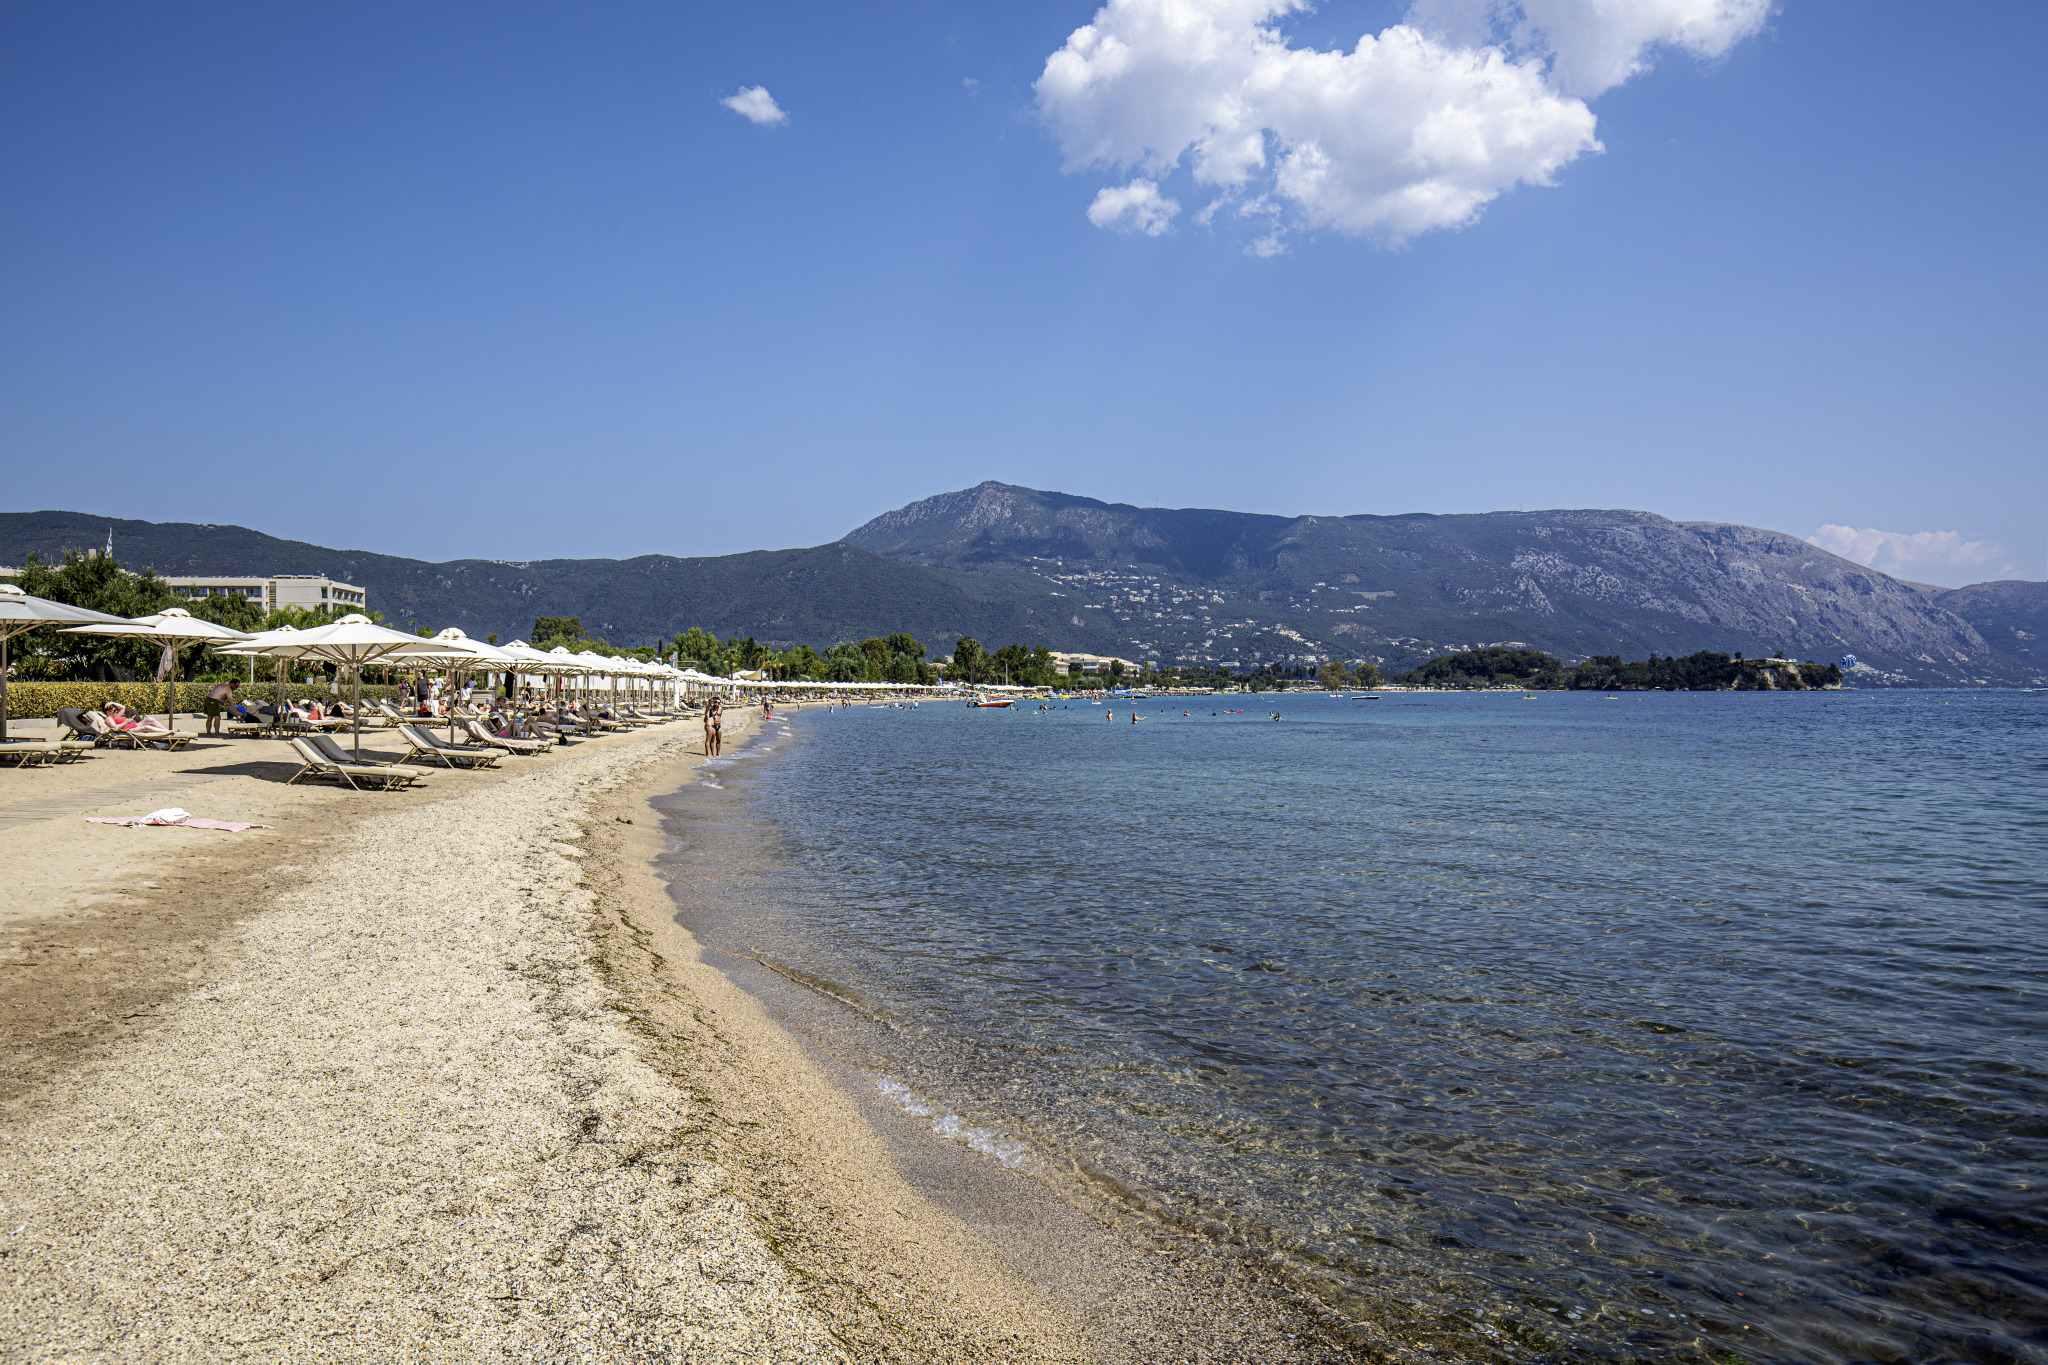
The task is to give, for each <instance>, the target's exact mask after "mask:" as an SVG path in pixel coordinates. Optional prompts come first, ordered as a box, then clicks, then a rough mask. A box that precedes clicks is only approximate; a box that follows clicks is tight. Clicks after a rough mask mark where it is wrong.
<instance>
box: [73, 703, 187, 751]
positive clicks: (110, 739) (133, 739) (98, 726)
mask: <svg viewBox="0 0 2048 1365" xmlns="http://www.w3.org/2000/svg"><path fill="white" fill-rule="evenodd" d="M85 723H86V724H87V725H88V726H90V727H91V728H92V731H93V733H94V734H95V735H97V736H98V738H99V742H100V743H102V744H109V745H113V746H115V747H119V746H121V745H126V746H127V747H129V748H131V749H140V748H142V747H143V746H144V745H152V744H153V745H160V746H162V747H163V748H165V749H169V750H171V751H172V752H173V753H175V752H177V751H178V750H179V749H182V748H184V747H185V746H186V745H187V744H190V743H191V742H192V736H191V735H189V734H187V733H185V732H184V731H182V730H123V729H121V728H120V727H119V726H117V725H115V724H114V723H113V722H112V721H110V720H108V719H107V718H106V716H105V715H104V714H102V713H101V712H98V711H87V712H86V713H85Z"/></svg>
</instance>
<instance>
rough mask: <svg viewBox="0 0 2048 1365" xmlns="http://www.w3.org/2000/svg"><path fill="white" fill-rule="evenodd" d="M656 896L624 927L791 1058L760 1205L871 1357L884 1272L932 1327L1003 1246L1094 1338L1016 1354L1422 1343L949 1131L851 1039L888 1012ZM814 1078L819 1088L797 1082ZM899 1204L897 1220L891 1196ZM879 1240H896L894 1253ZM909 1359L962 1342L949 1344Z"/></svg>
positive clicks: (993, 1282)
mask: <svg viewBox="0 0 2048 1365" xmlns="http://www.w3.org/2000/svg"><path fill="white" fill-rule="evenodd" d="M752 738H753V737H752V736H751V735H750V736H749V741H748V742H751V741H752ZM784 742H785V743H786V742H789V741H784ZM677 775H678V776H680V774H677ZM664 777H665V775H656V774H652V773H650V774H647V775H646V779H645V780H644V781H642V782H641V783H637V784H636V789H635V790H633V791H631V792H626V791H621V792H619V793H615V794H614V796H613V798H612V799H613V801H614V802H615V803H616V809H615V810H614V811H613V812H612V819H611V820H610V821H607V822H601V827H602V828H604V829H606V830H608V831H610V832H612V833H614V834H616V833H618V832H619V831H620V823H621V817H622V816H624V817H626V818H630V819H632V820H634V821H635V822H636V823H635V826H634V830H635V832H632V833H628V834H627V837H626V838H625V839H623V840H619V841H618V846H617V852H616V853H615V854H613V855H611V856H612V857H613V859H614V863H615V866H617V867H618V868H619V869H620V873H621V880H622V882H629V881H630V880H631V879H632V877H633V875H634V873H635V871H636V870H635V869H630V868H629V867H628V863H629V861H630V860H631V859H632V858H633V855H635V854H637V855H638V861H639V863H640V864H641V867H640V869H637V871H644V872H645V873H646V874H647V875H648V877H649V879H650V880H651V881H653V882H654V883H655V885H656V886H659V887H664V888H665V886H666V878H665V877H664V876H662V875H661V874H660V873H658V871H657V866H656V864H657V860H658V858H659V857H660V855H661V854H662V853H663V852H664V851H665V847H666V843H667V839H668V837H669V836H668V835H666V834H665V833H664V832H663V830H662V828H661V826H660V825H659V823H657V824H656V825H655V826H654V827H653V828H652V829H651V830H647V831H645V832H638V831H639V825H638V822H640V821H642V820H644V819H646V818H647V817H648V816H657V817H658V812H656V811H655V810H654V808H653V807H652V805H651V802H652V801H653V800H654V799H656V798H658V797H662V796H666V795H669V794H670V793H671V792H673V791H674V790H675V787H674V786H673V785H665V784H664ZM637 899H638V908H639V913H638V914H637V915H631V916H630V919H631V923H629V924H623V923H622V925H621V927H620V929H619V930H618V931H617V932H618V934H619V935H620V937H622V938H626V939H632V940H634V941H635V943H636V946H637V947H638V950H639V953H640V955H641V957H642V959H643V960H645V959H648V958H651V957H652V956H655V955H659V956H660V957H662V958H663V960H664V962H666V963H668V964H669V965H671V966H672V964H673V961H674V960H675V959H677V958H679V957H683V956H684V955H687V956H688V958H689V960H691V961H692V962H693V963H695V964H696V966H697V968H698V969H699V970H701V971H702V972H705V973H708V974H709V976H710V977H711V978H713V981H714V984H713V985H710V986H708V987H707V986H701V985H699V984H698V983H697V982H696V981H694V980H693V981H692V983H691V991H692V993H693V994H695V995H697V996H698V997H699V998H700V999H709V998H714V997H719V996H722V997H723V998H725V999H726V1000H728V1001H733V1000H734V998H735V997H736V998H737V1001H736V1004H728V1005H727V1006H724V1007H722V1009H721V1013H720V1015H719V1019H720V1022H721V1026H722V1027H726V1028H727V1032H728V1034H729V1035H730V1041H731V1042H732V1043H733V1044H734V1045H735V1046H736V1047H737V1048H738V1049H739V1053H740V1055H741V1057H742V1058H743V1059H744V1060H743V1063H742V1064H743V1065H747V1064H751V1065H752V1066H754V1067H756V1068H760V1069H762V1070H766V1069H767V1068H768V1067H771V1066H772V1068H773V1071H774V1074H775V1077H776V1086H777V1087H780V1088H782V1089H781V1090H780V1091H779V1092H777V1093H765V1094H762V1095H760V1096H758V1097H757V1098H758V1099H760V1100H766V1101H767V1102H769V1103H770V1104H772V1105H775V1106H777V1107H778V1108H779V1109H780V1111H781V1112H780V1113H779V1114H777V1115H776V1116H775V1118H774V1120H767V1119H757V1121H764V1122H768V1124H769V1127H770V1128H771V1129H772V1130H773V1131H772V1136H771V1137H770V1138H769V1140H768V1141H766V1143H765V1144H764V1146H765V1152H764V1155H768V1156H770V1157H771V1158H772V1159H773V1160H774V1161H776V1162H779V1163H780V1166H779V1169H778V1170H777V1171H776V1172H775V1174H774V1175H773V1176H772V1177H767V1178H764V1195H765V1197H764V1198H763V1200H762V1204H761V1206H760V1207H762V1208H764V1209H772V1210H773V1211H774V1212H775V1214H776V1215H777V1217H778V1231H779V1234H780V1236H781V1239H782V1240H783V1241H784V1243H785V1245H786V1246H787V1247H788V1248H789V1249H790V1252H791V1255H792V1258H793V1262H794V1263H796V1264H798V1265H799V1266H800V1268H801V1269H802V1270H803V1271H805V1272H806V1273H808V1274H810V1275H814V1276H816V1280H815V1281H813V1282H812V1283H813V1284H814V1285H815V1286H816V1287H817V1289H816V1292H817V1293H818V1294H819V1295H820V1296H821V1297H831V1296H833V1295H836V1296H837V1300H836V1305H837V1308H838V1309H839V1310H840V1311H839V1312H832V1311H828V1312H826V1313H825V1317H826V1320H827V1322H828V1323H829V1324H830V1325H831V1326H832V1327H833V1329H834V1331H835V1334H840V1335H843V1336H844V1337H845V1339H847V1340H850V1341H852V1342H854V1343H855V1344H856V1345H857V1347H859V1348H860V1353H861V1357H862V1358H877V1359H881V1358H889V1359H894V1358H899V1357H898V1356H897V1355H896V1354H895V1353H894V1352H893V1351H890V1350H887V1349H886V1348H887V1347H888V1346H889V1345H891V1344H892V1343H891V1342H890V1340H889V1334H895V1333H900V1332H901V1330H902V1329H903V1327H904V1326H905V1325H906V1324H905V1322H904V1321H903V1320H902V1319H901V1317H900V1316H898V1315H896V1314H893V1313H892V1314H890V1315H889V1316H888V1317H887V1318H884V1317H883V1316H880V1315H878V1314H876V1313H875V1312H874V1311H873V1310H874V1308H875V1302H876V1301H875V1299H874V1297H873V1296H872V1294H871V1292H869V1291H871V1290H872V1287H873V1285H874V1284H875V1283H876V1280H875V1279H874V1273H875V1271H876V1270H877V1268H880V1269H881V1270H882V1272H883V1274H884V1275H885V1276H888V1277H893V1276H898V1275H909V1276H911V1277H913V1278H916V1277H920V1276H921V1277H924V1278H923V1279H922V1282H921V1285H920V1289H919V1290H918V1291H917V1292H915V1293H913V1294H912V1299H913V1301H916V1300H917V1299H918V1298H919V1295H922V1296H923V1297H922V1301H923V1302H924V1303H925V1304H926V1305H927V1313H926V1316H925V1319H924V1323H925V1326H924V1330H930V1327H929V1324H931V1323H932V1322H933V1321H934V1320H935V1319H934V1314H933V1313H932V1311H931V1310H932V1309H935V1308H936V1307H937V1306H938V1305H940V1304H946V1305H949V1308H950V1311H952V1312H955V1313H957V1312H959V1311H960V1305H961V1304H962V1300H960V1299H959V1298H958V1297H956V1296H957V1294H958V1292H959V1289H958V1286H959V1285H960V1283H961V1271H963V1270H966V1269H968V1268H969V1267H970V1266H973V1267H981V1266H985V1265H987V1263H988V1259H989V1257H990V1256H991V1255H992V1256H993V1257H994V1258H995V1260H996V1261H997V1263H998V1265H999V1270H998V1271H997V1272H995V1273H992V1272H990V1271H988V1270H986V1269H974V1270H973V1271H972V1273H971V1274H969V1275H968V1276H967V1278H968V1279H969V1280H971V1281H976V1282H978V1283H979V1285H980V1286H982V1290H981V1292H986V1291H987V1289H988V1287H990V1286H999V1289H998V1294H999V1295H1000V1304H1001V1305H1002V1306H1003V1311H1005V1312H1014V1311H1016V1310H1017V1309H1019V1308H1031V1307H1032V1306H1033V1305H1034V1304H1035V1305H1036V1311H1037V1312H1038V1313H1040V1314H1042V1315H1043V1316H1042V1318H1041V1323H1040V1325H1041V1326H1042V1328H1043V1330H1045V1332H1046V1333H1047V1335H1048V1337H1049V1338H1050V1339H1052V1340H1057V1339H1060V1338H1062V1337H1067V1338H1068V1339H1069V1340H1071V1336H1070V1334H1071V1332H1072V1331H1073V1330H1074V1329H1075V1328H1076V1327H1078V1329H1079V1331H1080V1335H1081V1339H1082V1340H1083V1341H1084V1342H1085V1347H1084V1348H1083V1349H1082V1350H1081V1352H1080V1353H1079V1354H1076V1355H1073V1356H1071V1357H1067V1356H1062V1355H1057V1354H1054V1353H1052V1350H1051V1341H1050V1340H1049V1341H1048V1342H1047V1343H1046V1344H1045V1345H1042V1346H1039V1347H1037V1348H1036V1349H1033V1350H1031V1351H1029V1352H1028V1353H1026V1354H1024V1355H1021V1356H1007V1355H1006V1356H1004V1357H1002V1358H1018V1359H1031V1360H1052V1359H1064V1358H1073V1359H1082V1360H1091V1361H1102V1362H1124V1361H1130V1362H1140V1361H1142V1362H1152V1361H1164V1360H1204V1359H1214V1360H1232V1361H1240V1360H1241V1361H1276V1362H1277V1361H1332V1360H1348V1359H1355V1358H1358V1357H1359V1354H1360V1353H1361V1351H1362V1350H1369V1351H1370V1353H1371V1355H1372V1356H1373V1357H1375V1358H1380V1359H1405V1358H1407V1356H1408V1352H1407V1351H1406V1349H1405V1348H1404V1347H1403V1345H1402V1344H1401V1343H1399V1342H1397V1341H1394V1340H1392V1339H1390V1338H1385V1337H1382V1336H1380V1335H1379V1334H1377V1333H1373V1332H1371V1330H1370V1329H1369V1328H1366V1327H1365V1326H1364V1325H1363V1324H1350V1323H1345V1322H1342V1321H1341V1320H1340V1319H1338V1318H1337V1317H1336V1315H1335V1314H1333V1313H1331V1312H1330V1311H1329V1310H1328V1309H1327V1308H1326V1307H1325V1306H1324V1305H1322V1304H1320V1303H1317V1302H1314V1301H1312V1300H1310V1299H1309V1298H1308V1297H1307V1296H1305V1295H1303V1294H1301V1293H1300V1292H1299V1291H1298V1290H1295V1289H1292V1288H1290V1287H1289V1286H1287V1285H1285V1284H1283V1283H1280V1282H1278V1281H1277V1280H1276V1279H1275V1278H1274V1277H1273V1276H1271V1275H1269V1274H1265V1273H1261V1267H1260V1266H1259V1265H1258V1264H1257V1262H1256V1259H1255V1258H1254V1257H1251V1256H1247V1255H1245V1254H1243V1253H1242V1252H1240V1251H1234V1250H1232V1249H1231V1248H1228V1247H1225V1246H1223V1245H1220V1244H1217V1243H1215V1242H1213V1241H1211V1240H1210V1239H1208V1238H1206V1237H1204V1236H1202V1235H1201V1234H1199V1233H1191V1231H1190V1230H1188V1229H1182V1228H1171V1227H1166V1226H1164V1225H1162V1224H1160V1223H1158V1222H1157V1221H1156V1220H1154V1219H1148V1218H1146V1217H1144V1216H1142V1215H1141V1214H1135V1213H1134V1211H1133V1210H1132V1209H1131V1208H1128V1207H1125V1206H1123V1205H1122V1204H1120V1203H1118V1202H1117V1201H1116V1200H1115V1199H1114V1198H1111V1197H1109V1196H1107V1195H1102V1197H1099V1198H1082V1199H1079V1200H1077V1199H1076V1198H1075V1196H1076V1195H1077V1194H1078V1193H1081V1192H1080V1191H1077V1190H1076V1189H1075V1188H1073V1182H1053V1181H1048V1180H1045V1179H1041V1178H1039V1177H1037V1176H1034V1175H1031V1174H1027V1173H1025V1172H1024V1171H1020V1170H1014V1169H1009V1168H1007V1167H1005V1166H1004V1165H1002V1164H1000V1163H999V1162H998V1161H997V1160H995V1159H993V1158H992V1157H990V1156H988V1155H985V1154H983V1153H982V1152H979V1151H976V1150H973V1149H971V1148H970V1147H968V1146H967V1145H965V1144H963V1143H961V1142H957V1141H952V1140H948V1139H947V1138H944V1137H941V1136H939V1135H938V1134H936V1133H935V1132H934V1131H933V1130H932V1127H931V1125H930V1123H929V1121H928V1120H926V1119H924V1118H920V1117H914V1116H913V1115H912V1114H910V1113H907V1112H905V1110H904V1109H903V1108H901V1107H899V1106H898V1105H897V1104H896V1103H895V1102H893V1101H892V1100H891V1099H890V1098H889V1097H887V1096H885V1095H883V1094H882V1093H880V1091H878V1089H877V1088H876V1085H875V1077H874V1076H872V1075H870V1074H867V1073H866V1072H864V1071H862V1070H859V1069H857V1068H856V1067H854V1066H850V1065H848V1064H846V1063H845V1062H843V1061H842V1060H840V1058H839V1057H837V1056H835V1055H833V1049H832V1039H833V1037H834V1035H835V1034H840V1033H842V1032H843V1030H845V1029H846V1028H848V1027H849V1026H850V1027H852V1028H854V1029H856V1030H858V1029H862V1028H866V1027H872V1026H873V1021H872V1020H871V1019H870V1018H869V1016H868V1015H866V1014H865V1013H864V1012H862V1011H860V1010H858V1009H856V1008H854V1007H852V1006H849V1005H848V1004H847V1003H846V1002H845V1001H844V1000H843V999H842V998H841V997H840V996H839V995H838V994H837V993H835V992H834V991H833V990H832V989H831V987H830V986H829V984H828V983H813V982H808V981H805V980H802V979H801V974H791V973H789V972H786V971H783V970H781V969H778V968H776V967H775V966H774V965H773V964H771V963H767V962H765V961H763V960H761V959H758V958H754V957H750V956H747V955H744V954H737V953H734V952H732V951H730V950H727V949H722V948H717V947H713V946H710V945H707V944H705V943H703V942H701V941H700V940H698V939H697V938H696V937H695V936H694V935H692V934H691V933H690V931H689V930H688V929H687V928H686V927H685V925H684V923H683V921H684V919H685V915H686V911H685V910H684V909H683V908H682V907H681V905H680V904H679V902H678V898H676V897H674V896H672V895H670V894H668V892H667V891H666V890H663V891H662V892H661V894H660V899H659V901H658V902H656V901H654V900H652V899H649V898H647V897H644V896H643V897H640V898H637ZM612 984H613V987H614V989H621V988H622V987H623V988H624V990H625V993H626V994H628V995H629V998H632V999H633V1000H634V1002H635V1006H636V1007H639V1005H640V1004H641V1003H643V1002H644V1001H645V1000H646V999H647V998H648V991H649V989H650V987H653V985H654V983H653V981H652V979H651V976H650V975H649V974H645V973H641V974H636V979H634V980H631V981H626V980H622V979H619V978H614V979H613V981H612ZM657 989H658V988H657ZM728 993H729V994H728ZM727 1011H730V1012H727ZM855 1050H856V1051H861V1049H858V1048H856V1049H855ZM799 1075H801V1076H802V1083H801V1085H796V1086H794V1087H793V1088H792V1078H793V1077H797V1076H799ZM796 1096H800V1097H801V1098H800V1099H796V1098H794V1097H796ZM755 1112H756V1113H757V1114H760V1113H762V1112H763V1111H758V1110H757V1111H755ZM828 1114H829V1115H830V1119H829V1123H821V1121H820V1116H822V1115H828ZM757 1136H760V1135H759V1134H757ZM856 1169H857V1170H858V1172H859V1174H858V1176H857V1179H855V1180H854V1181H853V1182H852V1184H853V1185H855V1186H857V1187H858V1189H859V1191H860V1197H859V1198H858V1199H857V1200H856V1201H855V1206H854V1207H847V1206H846V1205H845V1203H844V1201H845V1199H846V1197H847V1193H848V1190H849V1188H850V1187H849V1184H848V1183H846V1181H847V1176H848V1173H850V1172H853V1171H855V1170H856ZM835 1171H836V1172H837V1173H838V1174H836V1175H835V1174H834V1172H835ZM835 1182H837V1183H835ZM1095 1193H1096V1194H1097V1195H1101V1194H1102V1192H1100V1191H1096V1192H1095ZM909 1201H916V1202H917V1204H918V1205H919V1206H920V1207H919V1209H918V1211H917V1213H916V1216H915V1226H918V1227H920V1228H931V1227H942V1228H944V1229H945V1232H946V1236H947V1241H946V1242H945V1249H944V1250H943V1251H941V1252H940V1253H939V1255H938V1257H937V1259H936V1260H934V1259H933V1258H932V1253H933V1251H934V1250H935V1249H936V1248H935V1247H934V1246H932V1245H922V1246H911V1245H906V1244H904V1243H903V1242H902V1241H901V1240H900V1237H899V1234H900V1233H901V1232H902V1231H903V1230H904V1229H905V1227H906V1226H909V1225H911V1223H912V1220H911V1219H910V1217H909V1216H908V1215H906V1214H905V1212H904V1210H905V1209H907V1208H910V1207H911V1203H910V1202H909ZM884 1205H887V1206H888V1209H889V1213H893V1214H894V1215H895V1217H890V1216H889V1214H885V1213H883V1212H881V1209H882V1207H883V1206H884ZM863 1208H864V1209H865V1210H866V1212H865V1213H864V1212H863ZM898 1219H902V1220H903V1221H902V1222H899V1221H898ZM891 1248H893V1256H894V1257H895V1258H896V1259H895V1263H894V1264H893V1265H892V1264H891V1258H890V1257H891V1253H890V1251H889V1249H891ZM963 1249H967V1250H971V1251H972V1252H973V1259H972V1261H971V1262H949V1260H948V1258H949V1257H956V1256H959V1255H960V1254H961V1252H962V1250H963ZM878 1251H882V1252H884V1255H883V1256H882V1258H881V1259H880V1260H878V1259H877V1255H876V1253H877V1252H878ZM882 1282H884V1283H888V1282H890V1281H889V1280H887V1279H885V1280H884V1281H882ZM848 1310H851V1311H850V1313H848ZM842 1313H846V1314H847V1315H844V1316H842ZM955 1349H957V1347H956V1348H955ZM869 1352H874V1353H875V1354H873V1355H870V1354H869ZM900 1358H906V1359H924V1358H948V1359H950V1358H960V1357H957V1356H955V1355H954V1354H953V1353H952V1352H950V1351H948V1352H943V1353H941V1354H938V1355H935V1356H934V1355H926V1354H917V1353H913V1354H910V1355H906V1356H902V1357H900ZM968 1358H974V1357H968Z"/></svg>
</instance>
